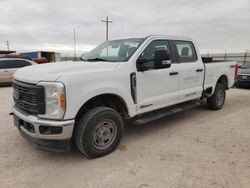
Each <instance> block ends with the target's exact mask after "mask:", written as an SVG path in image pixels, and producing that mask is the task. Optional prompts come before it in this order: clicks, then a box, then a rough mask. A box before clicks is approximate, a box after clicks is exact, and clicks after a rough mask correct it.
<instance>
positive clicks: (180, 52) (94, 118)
mask: <svg viewBox="0 0 250 188" xmlns="http://www.w3.org/2000/svg"><path fill="white" fill-rule="evenodd" d="M236 73H237V66H236V62H216V63H213V62H207V63H204V62H203V61H202V58H201V56H200V53H199V50H198V48H197V47H196V44H195V42H194V41H193V40H191V39H189V38H185V37H173V36H149V37H146V38H130V39H121V40H113V41H106V42H104V43H103V44H101V45H100V46H98V47H97V48H95V49H94V50H92V51H91V52H89V53H88V54H87V55H86V56H84V57H83V58H82V61H78V62H76V61H75V62H73V61H72V62H63V63H52V64H43V65H39V66H33V67H27V68H24V69H21V70H19V71H17V72H16V73H15V75H14V82H13V86H14V91H13V98H14V106H13V114H14V123H15V125H16V127H17V128H18V129H19V130H20V133H21V134H22V135H23V136H24V137H25V138H26V139H27V140H29V141H30V142H32V143H33V144H34V145H35V146H37V147H38V148H42V149H47V150H56V151H68V150H69V149H70V143H71V140H74V141H75V144H76V146H77V148H78V150H79V151H80V152H81V153H82V154H83V155H85V156H87V157H88V158H95V157H100V156H103V155H106V154H108V153H110V152H112V151H113V150H115V148H116V147H117V146H118V144H119V142H120V140H121V137H122V132H123V127H124V120H126V119H129V118H134V119H135V120H139V121H141V122H145V121H147V120H148V119H152V118H153V119H154V118H156V117H162V115H159V114H158V113H162V114H163V115H165V114H169V113H175V112H178V111H181V110H183V109H187V108H188V107H190V106H192V105H194V104H195V101H196V100H198V101H200V99H204V100H206V101H207V105H208V107H209V108H210V109H212V110H219V109H221V108H222V107H223V105H224V102H225V99H226V90H228V89H229V88H230V87H231V86H233V84H234V81H235V76H236ZM26 96H29V97H28V98H27V97H26ZM167 107H168V108H167ZM156 110H157V111H156ZM194 115H195V114H194Z"/></svg>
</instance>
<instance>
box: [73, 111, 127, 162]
mask: <svg viewBox="0 0 250 188" xmlns="http://www.w3.org/2000/svg"><path fill="white" fill-rule="evenodd" d="M122 132H123V120H122V118H121V116H120V114H119V113H118V112H116V111H115V110H113V109H112V108H108V107H104V106H103V107H96V108H93V109H91V110H89V111H88V112H87V113H85V114H84V115H83V116H82V118H81V119H80V120H79V122H78V123H77V127H76V129H75V135H74V137H75V143H76V146H77V148H78V150H79V151H80V152H81V153H82V154H84V155H85V156H86V157H88V158H96V157H101V156H104V155H106V154H108V153H110V152H112V151H114V150H115V148H116V147H117V145H118V144H119V143H120V140H121V137H122Z"/></svg>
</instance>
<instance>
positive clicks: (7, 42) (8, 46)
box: [6, 40, 10, 51]
mask: <svg viewBox="0 0 250 188" xmlns="http://www.w3.org/2000/svg"><path fill="white" fill-rule="evenodd" d="M6 45H7V49H8V51H10V44H9V41H8V40H7V41H6Z"/></svg>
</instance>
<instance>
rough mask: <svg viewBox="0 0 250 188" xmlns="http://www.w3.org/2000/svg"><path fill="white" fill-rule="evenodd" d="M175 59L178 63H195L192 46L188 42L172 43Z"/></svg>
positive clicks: (195, 55) (194, 52) (195, 58)
mask: <svg viewBox="0 0 250 188" xmlns="http://www.w3.org/2000/svg"><path fill="white" fill-rule="evenodd" d="M174 45H175V47H176V57H177V61H178V62H179V63H185V62H195V61H197V60H198V58H197V54H196V51H195V48H194V44H193V43H192V42H189V41H174Z"/></svg>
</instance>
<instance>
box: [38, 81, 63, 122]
mask: <svg viewBox="0 0 250 188" xmlns="http://www.w3.org/2000/svg"><path fill="white" fill-rule="evenodd" d="M38 85H40V86H43V87H44V88H45V105H46V112H45V114H43V115H38V117H40V118H47V119H62V118H63V116H64V114H65V111H66V96H65V87H64V85H63V84H62V83H61V82H39V83H38Z"/></svg>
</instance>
